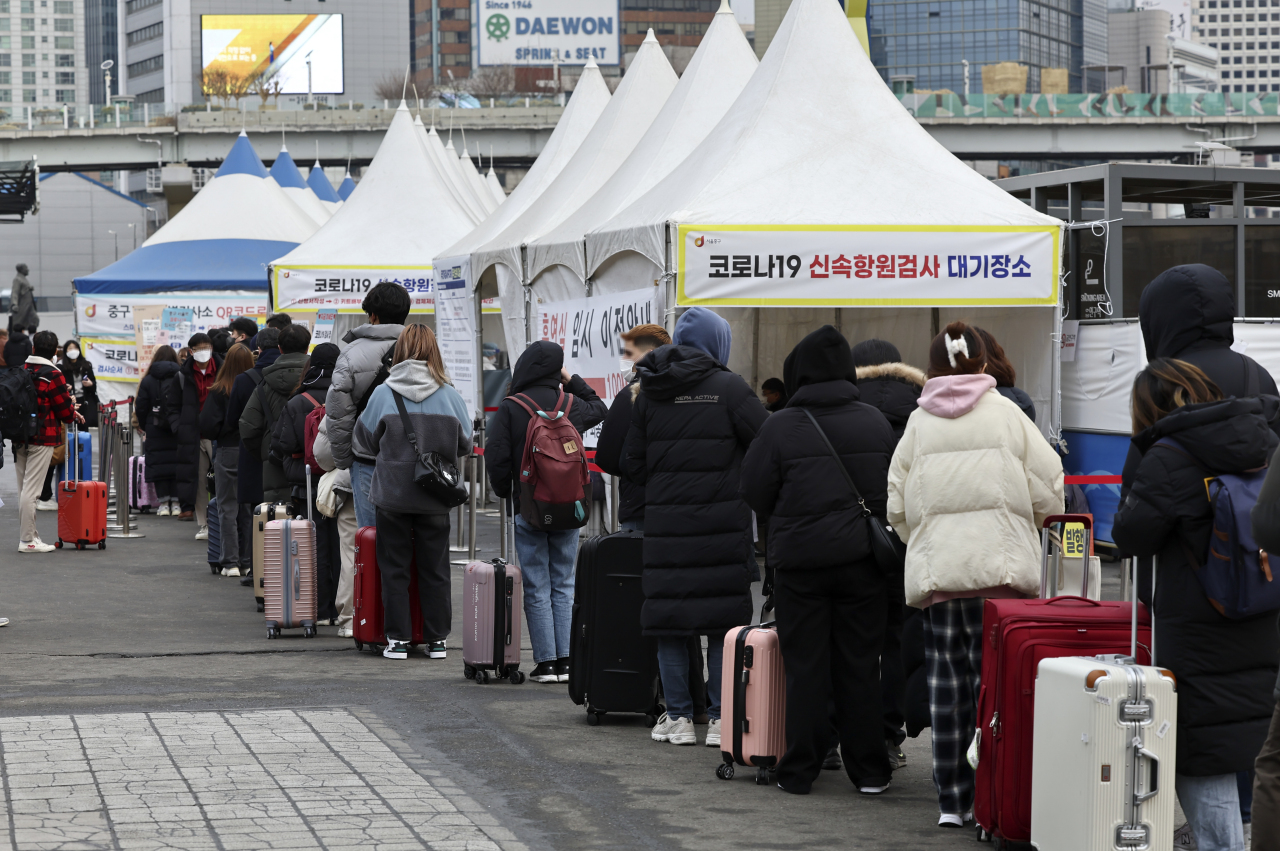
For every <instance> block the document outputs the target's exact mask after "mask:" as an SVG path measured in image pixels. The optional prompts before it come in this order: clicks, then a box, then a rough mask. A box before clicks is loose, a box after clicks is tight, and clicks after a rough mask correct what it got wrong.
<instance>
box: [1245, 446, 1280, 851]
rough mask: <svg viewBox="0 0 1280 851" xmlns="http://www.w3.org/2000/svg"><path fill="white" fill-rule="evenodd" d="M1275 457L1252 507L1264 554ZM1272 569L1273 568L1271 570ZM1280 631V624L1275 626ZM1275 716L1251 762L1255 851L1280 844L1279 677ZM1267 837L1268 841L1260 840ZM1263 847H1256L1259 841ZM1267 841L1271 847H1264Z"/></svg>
mask: <svg viewBox="0 0 1280 851" xmlns="http://www.w3.org/2000/svg"><path fill="white" fill-rule="evenodd" d="M1276 460H1277V459H1275V458H1274V457H1273V458H1272V463H1271V465H1270V467H1269V468H1268V469H1267V477H1266V479H1264V480H1263V482H1262V492H1261V493H1260V494H1258V503H1257V505H1255V506H1254V507H1253V514H1252V518H1251V519H1252V521H1253V523H1252V525H1253V538H1254V540H1255V541H1257V542H1258V546H1259V547H1261V548H1262V549H1263V550H1264V551H1266V552H1267V553H1280V472H1277V470H1280V464H1277V463H1276ZM1273 569H1274V568H1273ZM1276 626H1277V628H1280V623H1277V624H1276ZM1271 697H1272V698H1273V699H1274V701H1275V712H1274V713H1273V714H1272V716H1271V729H1270V730H1268V731H1267V740H1266V742H1265V743H1264V744H1263V745H1262V750H1261V751H1259V753H1258V758H1257V759H1256V760H1255V761H1254V772H1255V777H1254V780H1253V795H1252V798H1253V801H1252V804H1253V806H1252V813H1251V814H1252V817H1253V835H1254V836H1256V837H1258V839H1255V840H1254V848H1257V849H1258V851H1276V848H1277V847H1280V846H1277V845H1276V844H1274V843H1280V676H1277V677H1276V687H1275V691H1273V692H1272V694H1271ZM1263 837H1267V840H1263ZM1260 840H1262V844H1261V845H1259V844H1258V843H1259V841H1260ZM1267 841H1270V842H1272V843H1273V844H1272V845H1267V844H1266V842H1267Z"/></svg>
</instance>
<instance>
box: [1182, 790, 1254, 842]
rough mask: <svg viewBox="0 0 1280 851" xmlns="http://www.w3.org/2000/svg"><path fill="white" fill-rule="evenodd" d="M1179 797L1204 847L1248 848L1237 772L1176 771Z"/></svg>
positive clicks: (1192, 827)
mask: <svg viewBox="0 0 1280 851" xmlns="http://www.w3.org/2000/svg"><path fill="white" fill-rule="evenodd" d="M1174 779H1175V784H1176V786H1177V790H1178V800H1179V801H1180V802H1181V803H1182V811H1183V812H1184V813H1186V814H1187V821H1188V822H1190V824H1191V829H1192V831H1193V832H1194V833H1195V837H1196V846H1197V847H1198V848H1199V849H1200V851H1244V825H1243V824H1242V823H1241V821H1240V796H1239V792H1238V791H1237V789H1236V776H1235V774H1218V775H1215V776H1213V777H1188V776H1187V775H1185V774H1178V775H1175V778H1174Z"/></svg>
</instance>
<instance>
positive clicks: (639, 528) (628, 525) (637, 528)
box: [618, 520, 644, 532]
mask: <svg viewBox="0 0 1280 851" xmlns="http://www.w3.org/2000/svg"><path fill="white" fill-rule="evenodd" d="M618 528H619V529H625V530H627V531H630V532H643V531H644V521H643V520H619V521H618Z"/></svg>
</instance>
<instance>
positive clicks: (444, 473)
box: [391, 390, 470, 508]
mask: <svg viewBox="0 0 1280 851" xmlns="http://www.w3.org/2000/svg"><path fill="white" fill-rule="evenodd" d="M391 396H392V397H393V398H394V399H395V400H396V410H398V411H399V412H400V422H401V423H402V424H403V425H404V436H405V437H406V438H408V440H409V445H411V446H412V447H413V456H414V462H413V480H414V482H416V483H417V485H418V487H420V488H422V489H423V490H425V491H426V492H427V493H428V494H430V495H431V496H432V497H433V498H434V499H436V500H439V501H440V502H441V503H443V504H444V505H445V506H446V507H448V508H455V507H457V506H459V505H462V503H464V502H466V501H467V499H468V498H469V497H470V494H469V493H468V491H467V486H466V484H465V483H464V482H463V481H462V476H461V474H459V472H458V465H457V464H455V463H453V462H452V461H450V460H449V459H448V458H445V457H444V456H443V455H441V454H440V453H439V452H422V451H420V450H419V449H418V435H417V432H416V431H415V430H414V428H413V423H411V422H410V421H409V412H408V411H406V410H405V407H404V398H403V397H401V395H400V394H399V393H397V392H396V391H394V390H392V391H391Z"/></svg>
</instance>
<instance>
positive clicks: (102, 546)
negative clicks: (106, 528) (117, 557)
mask: <svg viewBox="0 0 1280 851" xmlns="http://www.w3.org/2000/svg"><path fill="white" fill-rule="evenodd" d="M106 548H107V542H106V541H98V549H100V550H105V549H106Z"/></svg>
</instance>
